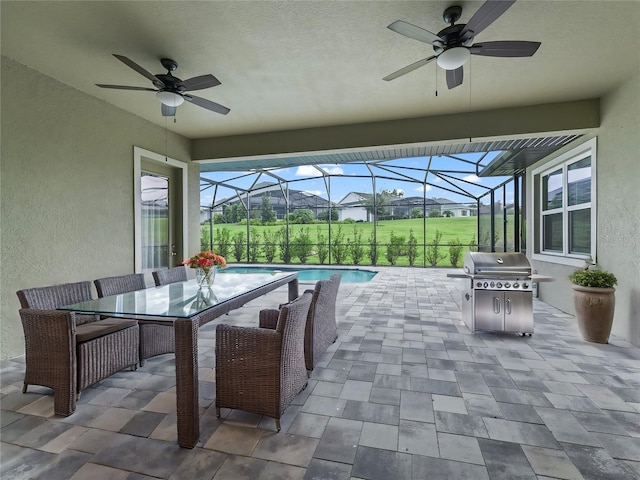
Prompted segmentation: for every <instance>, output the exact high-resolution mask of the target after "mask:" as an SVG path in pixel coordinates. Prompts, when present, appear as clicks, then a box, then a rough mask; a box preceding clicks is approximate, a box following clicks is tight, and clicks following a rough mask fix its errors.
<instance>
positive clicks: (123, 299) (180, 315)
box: [59, 272, 298, 448]
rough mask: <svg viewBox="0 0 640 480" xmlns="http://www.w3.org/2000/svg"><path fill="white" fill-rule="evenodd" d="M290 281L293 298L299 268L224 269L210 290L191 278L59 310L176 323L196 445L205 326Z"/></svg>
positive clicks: (182, 400) (184, 437)
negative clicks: (200, 352)
mask: <svg viewBox="0 0 640 480" xmlns="http://www.w3.org/2000/svg"><path fill="white" fill-rule="evenodd" d="M284 285H288V288H289V292H288V293H289V301H291V300H294V299H295V298H297V297H298V272H276V273H223V272H219V273H218V275H217V276H216V278H215V282H214V284H213V285H212V287H211V288H210V289H209V288H204V289H201V288H199V286H198V284H197V283H196V281H195V280H188V281H186V282H178V283H173V284H169V285H163V286H159V287H151V288H147V289H144V290H137V291H133V292H128V293H123V294H120V295H112V296H108V297H103V298H97V299H94V300H89V301H85V302H80V303H76V304H73V305H65V306H63V307H59V309H60V310H70V311H74V312H77V313H84V314H97V315H108V316H110V317H120V318H129V319H136V320H138V321H139V322H147V323H154V324H159V325H173V328H174V332H175V358H176V362H175V363H176V406H177V430H178V445H180V446H181V447H185V448H193V447H195V446H196V444H197V443H198V440H199V437H200V418H199V405H198V393H199V391H198V329H199V327H201V326H202V325H204V324H206V323H209V322H211V321H212V320H215V319H216V318H218V317H220V316H221V315H224V314H226V313H228V312H230V311H231V310H234V309H237V308H240V307H242V306H243V305H244V304H246V303H247V302H249V301H251V300H254V299H255V298H258V297H260V296H262V295H265V294H266V293H268V292H271V291H273V290H275V289H277V288H279V287H281V286H284Z"/></svg>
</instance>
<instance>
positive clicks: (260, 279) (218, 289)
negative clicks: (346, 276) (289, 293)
mask: <svg viewBox="0 0 640 480" xmlns="http://www.w3.org/2000/svg"><path fill="white" fill-rule="evenodd" d="M297 275H298V274H297V272H293V273H292V272H278V273H222V272H218V274H217V275H216V278H215V282H214V284H213V285H212V286H211V288H210V289H209V288H203V289H200V288H199V287H198V284H197V283H196V281H195V280H188V281H186V282H180V283H172V284H169V285H163V286H160V287H151V288H146V289H144V290H137V291H134V292H127V293H122V294H120V295H112V296H109V297H103V298H96V299H94V300H88V301H86V302H80V303H75V304H73V305H65V306H63V307H59V308H58V309H59V310H72V311H74V312H82V313H97V314H105V315H110V316H126V315H149V316H155V317H173V318H175V317H182V318H188V317H192V316H194V315H197V314H198V313H200V312H203V311H204V310H207V309H209V308H211V307H213V306H215V305H218V304H220V303H223V302H225V301H227V300H230V299H232V298H236V297H238V296H241V295H243V294H246V293H249V292H252V291H253V290H256V289H258V288H260V287H263V286H265V285H268V284H270V283H273V282H277V281H278V280H283V279H286V278H291V279H294V278H296V277H297Z"/></svg>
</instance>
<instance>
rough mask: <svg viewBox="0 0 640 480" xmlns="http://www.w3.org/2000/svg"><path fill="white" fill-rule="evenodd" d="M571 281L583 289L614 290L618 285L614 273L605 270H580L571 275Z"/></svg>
mask: <svg viewBox="0 0 640 480" xmlns="http://www.w3.org/2000/svg"><path fill="white" fill-rule="evenodd" d="M569 280H571V282H572V283H574V284H576V285H579V286H581V287H596V288H613V286H614V285H617V284H618V279H617V278H616V276H615V275H614V274H613V273H609V272H605V271H603V270H578V271H575V272H573V273H572V274H571V275H569Z"/></svg>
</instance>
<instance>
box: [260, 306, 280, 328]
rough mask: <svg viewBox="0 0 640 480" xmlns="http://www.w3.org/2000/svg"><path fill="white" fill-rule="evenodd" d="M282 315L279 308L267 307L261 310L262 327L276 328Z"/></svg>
mask: <svg viewBox="0 0 640 480" xmlns="http://www.w3.org/2000/svg"><path fill="white" fill-rule="evenodd" d="M279 316H280V311H279V310H274V309H265V310H260V314H259V316H258V320H259V323H258V324H259V326H260V328H269V329H271V330H275V329H276V326H277V325H278V317H279Z"/></svg>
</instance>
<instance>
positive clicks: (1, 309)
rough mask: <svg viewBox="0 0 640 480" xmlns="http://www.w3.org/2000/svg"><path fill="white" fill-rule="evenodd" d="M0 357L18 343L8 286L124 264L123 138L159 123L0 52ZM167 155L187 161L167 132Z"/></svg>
mask: <svg viewBox="0 0 640 480" xmlns="http://www.w3.org/2000/svg"><path fill="white" fill-rule="evenodd" d="M1 66H2V84H1V86H2V91H1V95H2V96H1V102H2V136H1V142H2V165H1V170H0V179H1V189H0V195H1V197H0V198H1V201H2V215H1V220H0V221H1V224H0V229H1V237H0V239H1V247H0V248H1V254H2V262H1V268H2V270H1V272H0V275H1V280H2V282H1V287H0V288H1V294H2V297H1V305H0V327H1V334H2V335H1V343H0V358H3V359H5V358H11V357H14V356H17V355H20V354H22V353H23V352H24V340H23V335H22V326H21V324H20V319H19V316H18V308H19V302H18V299H17V297H16V294H15V292H16V290H19V289H21V288H28V287H35V286H42V285H50V284H55V283H62V282H71V281H80V280H93V279H96V278H99V277H103V276H108V275H118V274H124V273H129V272H133V269H134V249H133V239H134V220H133V147H134V145H137V146H140V147H143V148H146V149H148V150H151V151H155V152H164V149H165V131H164V129H163V128H161V127H158V126H156V125H153V124H151V123H149V122H147V121H145V120H143V119H141V118H139V117H136V116H134V115H131V114H128V113H126V112H124V111H123V110H120V109H118V108H116V107H114V106H112V105H109V104H107V103H105V102H103V101H101V100H98V99H96V98H94V97H91V96H89V95H86V94H84V93H82V92H79V91H77V90H75V89H72V88H70V87H68V86H66V85H63V84H62V83H60V82H57V81H55V80H54V79H52V78H50V77H47V76H44V75H42V74H40V73H38V72H36V71H34V70H31V69H29V68H27V67H25V66H23V65H21V64H18V63H16V62H13V61H12V60H10V59H7V58H6V57H2V65H1ZM167 144H168V146H169V147H168V150H169V151H168V155H169V156H171V157H173V158H176V159H178V160H182V161H189V158H190V152H189V148H190V145H189V141H188V139H185V138H183V137H181V136H178V135H175V134H169V136H168V139H167ZM198 177H199V168H198V165H197V164H194V163H191V164H190V165H189V181H190V208H189V212H190V214H189V217H190V218H189V220H190V221H189V225H193V226H194V227H192V228H190V230H191V229H193V231H190V234H189V238H190V241H189V243H190V250H192V249H195V248H198V247H197V245H198V227H197V226H198V213H199V212H198V208H197V205H198V203H199V200H198V198H197V197H198V192H199V188H198Z"/></svg>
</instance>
